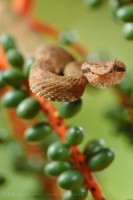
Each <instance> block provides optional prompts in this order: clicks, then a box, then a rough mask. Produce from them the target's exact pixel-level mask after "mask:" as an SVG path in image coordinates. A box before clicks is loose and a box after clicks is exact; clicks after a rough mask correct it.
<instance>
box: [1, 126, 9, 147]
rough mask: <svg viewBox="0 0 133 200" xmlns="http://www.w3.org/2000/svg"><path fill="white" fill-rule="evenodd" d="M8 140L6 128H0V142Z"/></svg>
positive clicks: (3, 142)
mask: <svg viewBox="0 0 133 200" xmlns="http://www.w3.org/2000/svg"><path fill="white" fill-rule="evenodd" d="M6 142H9V133H8V132H7V130H6V129H0V144H5V143H6Z"/></svg>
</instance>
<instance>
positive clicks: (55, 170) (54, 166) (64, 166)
mask: <svg viewBox="0 0 133 200" xmlns="http://www.w3.org/2000/svg"><path fill="white" fill-rule="evenodd" d="M69 169H71V165H70V163H69V162H63V161H53V162H51V163H48V164H47V165H46V166H45V173H46V174H47V175H49V176H59V175H60V174H61V173H62V172H64V171H66V170H69Z"/></svg>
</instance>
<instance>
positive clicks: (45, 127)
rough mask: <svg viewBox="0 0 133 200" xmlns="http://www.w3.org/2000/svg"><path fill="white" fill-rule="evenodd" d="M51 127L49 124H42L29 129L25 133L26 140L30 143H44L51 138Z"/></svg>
mask: <svg viewBox="0 0 133 200" xmlns="http://www.w3.org/2000/svg"><path fill="white" fill-rule="evenodd" d="M50 133H51V127H50V126H49V124H48V123H45V122H41V123H38V124H35V125H34V126H31V127H29V128H28V129H26V131H25V134H24V136H25V139H26V140H27V141H29V142H42V141H43V140H45V139H46V138H47V137H48V136H50Z"/></svg>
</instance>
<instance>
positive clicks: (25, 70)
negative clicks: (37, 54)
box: [23, 57, 35, 78]
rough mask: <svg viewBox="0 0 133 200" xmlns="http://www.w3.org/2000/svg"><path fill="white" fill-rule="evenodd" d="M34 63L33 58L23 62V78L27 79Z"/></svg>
mask: <svg viewBox="0 0 133 200" xmlns="http://www.w3.org/2000/svg"><path fill="white" fill-rule="evenodd" d="M34 61H35V58H33V57H32V58H29V59H27V60H26V61H25V63H24V66H23V74H24V77H25V78H28V77H29V71H30V68H31V66H32V64H33V63H34Z"/></svg>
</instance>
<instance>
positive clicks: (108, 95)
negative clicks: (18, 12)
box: [0, 0, 133, 200]
mask: <svg viewBox="0 0 133 200" xmlns="http://www.w3.org/2000/svg"><path fill="white" fill-rule="evenodd" d="M34 15H35V16H38V18H39V19H41V20H44V21H47V22H49V23H50V24H53V25H55V26H57V27H59V28H60V29H61V30H66V29H72V30H76V31H78V33H79V35H80V38H79V41H80V42H81V43H82V44H83V45H84V46H85V47H86V48H87V49H88V51H90V52H99V51H101V49H107V50H109V51H110V52H111V57H112V58H118V59H119V60H122V61H123V62H125V63H126V64H127V66H131V67H130V68H132V65H133V60H132V52H133V45H132V42H129V41H126V40H124V38H123V37H122V35H121V34H120V32H121V22H119V21H115V20H114V19H113V18H112V17H111V13H110V11H109V8H108V7H107V3H106V1H105V3H104V4H103V5H102V6H101V7H100V8H98V9H96V10H92V9H89V8H88V7H86V6H85V4H84V3H83V0H78V1H77V0H73V1H72V0H63V1H62V0H56V1H53V0H45V1H44V0H40V1H37V2H36V7H35V8H34ZM44 40H48V41H50V42H57V41H54V40H53V39H51V38H49V37H47V36H45V37H44ZM128 68H129V67H128ZM128 68H127V71H128ZM117 104H118V99H117V97H116V96H115V94H114V93H113V90H112V89H104V90H101V89H97V90H89V89H87V90H86V93H85V94H84V96H83V109H82V110H81V112H80V113H79V114H78V115H76V116H75V117H74V118H72V119H68V120H66V121H67V123H68V124H69V125H73V124H76V125H79V126H82V127H83V128H84V129H85V134H86V139H85V141H86V140H90V139H95V138H104V139H105V140H106V143H107V144H108V145H109V146H111V147H113V148H114V149H115V152H116V159H115V161H114V163H113V164H112V166H111V167H110V168H109V169H107V170H105V171H104V172H103V173H98V174H97V177H98V179H99V182H100V184H101V186H102V188H103V191H104V193H105V195H106V196H107V197H108V198H109V199H111V200H122V199H123V200H126V199H132V198H133V190H132V187H131V186H132V179H133V175H132V173H131V171H132V169H133V156H132V154H133V149H132V146H130V145H129V142H128V140H127V139H126V137H125V136H123V135H120V134H116V131H115V130H114V129H113V126H114V124H113V123H111V122H109V120H107V119H106V118H105V117H104V113H105V111H107V110H108V109H109V108H111V107H115V106H116V105H117ZM7 126H9V125H8V122H7V121H6V118H5V117H4V116H3V115H2V112H1V107H0V127H1V128H2V129H3V128H5V127H7ZM8 130H10V127H8ZM85 141H84V144H85V143H86V142H85ZM81 148H82V147H81ZM0 158H1V170H0V173H1V174H2V175H3V176H5V177H6V179H7V180H6V182H5V186H4V185H3V188H1V189H0V190H1V192H0V198H1V199H4V200H9V199H11V200H12V199H14V200H21V199H27V197H24V196H17V197H16V196H13V195H12V196H11V195H10V196H9V195H8V194H14V193H15V192H16V190H17V192H18V193H19V192H20V194H26V193H27V192H28V193H30V192H31V194H32V191H34V188H36V187H37V182H38V181H37V179H36V177H34V176H33V174H29V175H28V174H27V173H26V174H19V173H17V172H15V171H12V170H11V168H12V166H11V162H10V160H9V156H8V154H7V150H6V147H5V146H4V145H0ZM34 192H35V191H34ZM32 199H34V198H33V197H31V196H28V200H32Z"/></svg>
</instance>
